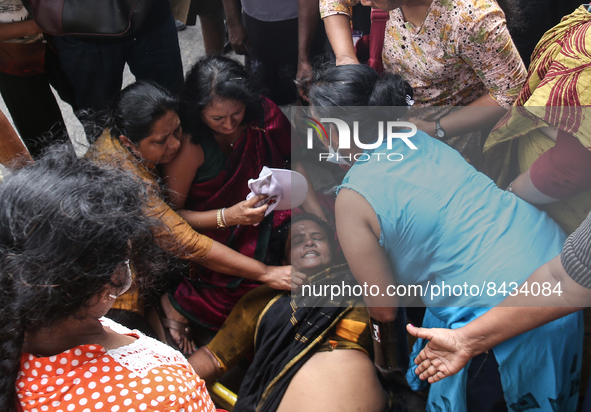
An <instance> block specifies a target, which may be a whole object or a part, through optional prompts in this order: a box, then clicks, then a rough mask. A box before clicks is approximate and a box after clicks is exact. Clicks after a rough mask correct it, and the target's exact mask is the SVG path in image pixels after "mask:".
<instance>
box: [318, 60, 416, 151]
mask: <svg viewBox="0 0 591 412" xmlns="http://www.w3.org/2000/svg"><path fill="white" fill-rule="evenodd" d="M412 97H413V90H412V88H411V87H410V85H409V84H408V82H406V81H405V80H404V79H403V78H402V76H400V75H398V74H385V75H382V76H380V75H379V74H378V73H377V72H376V71H375V70H374V69H372V68H371V67H369V66H366V65H363V64H348V65H342V66H333V67H330V68H328V69H326V70H323V71H321V72H320V73H318V74H317V75H316V77H315V79H314V80H313V81H312V85H311V86H310V92H309V98H310V102H311V104H312V105H313V106H314V109H313V111H314V115H315V116H316V117H338V118H340V119H343V120H345V121H346V122H347V123H350V124H352V123H353V122H354V121H357V122H359V128H360V130H364V131H365V133H364V134H362V136H361V140H362V141H364V143H367V142H368V141H367V136H369V139H370V140H372V141H373V140H374V136H375V134H374V129H375V128H376V127H375V126H377V123H376V122H374V121H373V120H374V119H375V118H383V117H385V118H388V119H392V120H396V119H399V118H402V117H404V116H405V115H406V112H407V107H408V103H407V99H412ZM368 107H372V111H371V112H369V111H368V109H367V108H368ZM368 113H371V115H372V117H371V119H370V118H369V117H368ZM364 137H366V138H365V139H364Z"/></svg>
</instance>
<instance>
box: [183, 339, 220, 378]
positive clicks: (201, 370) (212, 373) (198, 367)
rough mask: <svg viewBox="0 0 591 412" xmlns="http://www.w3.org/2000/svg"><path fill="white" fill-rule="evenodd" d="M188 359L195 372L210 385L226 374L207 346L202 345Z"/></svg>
mask: <svg viewBox="0 0 591 412" xmlns="http://www.w3.org/2000/svg"><path fill="white" fill-rule="evenodd" d="M188 360H189V363H190V364H191V366H192V367H193V370H195V373H196V374H197V375H199V377H200V378H201V379H203V380H204V381H205V383H206V384H208V385H211V384H213V383H214V382H215V381H217V380H218V378H219V377H220V376H222V375H223V374H224V369H223V368H222V367H221V366H220V364H219V362H218V360H217V358H216V357H215V356H214V355H213V353H211V351H210V350H209V348H208V347H207V346H202V347H200V348H199V350H197V352H195V353H194V354H192V355H191V356H190V357H189V359H188Z"/></svg>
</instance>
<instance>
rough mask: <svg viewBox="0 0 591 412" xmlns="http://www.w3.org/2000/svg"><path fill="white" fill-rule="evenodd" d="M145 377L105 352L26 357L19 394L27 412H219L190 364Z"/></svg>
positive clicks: (92, 348)
mask: <svg viewBox="0 0 591 412" xmlns="http://www.w3.org/2000/svg"><path fill="white" fill-rule="evenodd" d="M130 335H132V336H133V335H135V337H138V341H139V340H140V339H149V340H152V339H151V338H148V337H146V336H144V335H141V334H137V333H130ZM128 346H134V345H133V344H132V345H128ZM143 346H145V345H143ZM124 348H125V347H124ZM121 349H122V348H118V349H117V350H118V351H121ZM134 350H136V351H137V348H135V349H134ZM144 356H154V355H153V354H152V353H146V354H144ZM142 375H143V376H140V375H139V374H138V373H135V371H134V370H131V369H130V368H129V366H125V365H123V366H122V365H121V364H120V363H118V362H117V360H116V359H115V358H114V357H112V356H110V355H109V353H108V352H107V351H105V350H104V349H103V348H102V347H101V346H98V345H82V346H78V347H76V348H72V349H70V350H67V351H65V352H63V353H61V354H59V355H56V356H50V357H41V358H39V357H35V356H33V355H31V354H23V355H22V357H21V372H20V374H19V377H18V379H17V382H16V389H17V395H18V399H19V401H20V404H21V406H22V408H23V410H24V411H25V412H33V411H58V410H59V411H62V412H66V411H68V412H97V411H111V412H132V411H134V412H138V411H172V410H174V411H181V410H184V411H185V412H187V411H191V412H193V411H195V412H214V411H216V409H215V406H214V404H213V402H212V401H211V398H210V397H209V394H208V392H207V388H206V387H205V382H204V381H203V380H201V379H199V377H198V376H197V375H196V374H195V372H194V371H193V368H192V367H191V366H190V365H189V363H188V362H186V361H184V364H179V363H176V364H165V363H162V364H158V365H157V366H155V367H153V368H152V369H150V370H149V372H148V373H147V374H142ZM167 377H170V378H171V379H170V380H168V379H166V378H167Z"/></svg>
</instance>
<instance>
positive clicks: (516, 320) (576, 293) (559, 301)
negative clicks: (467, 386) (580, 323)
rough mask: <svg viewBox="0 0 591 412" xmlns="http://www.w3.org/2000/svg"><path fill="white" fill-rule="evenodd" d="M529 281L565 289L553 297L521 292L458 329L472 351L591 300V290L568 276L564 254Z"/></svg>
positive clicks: (525, 329)
mask: <svg viewBox="0 0 591 412" xmlns="http://www.w3.org/2000/svg"><path fill="white" fill-rule="evenodd" d="M526 282H527V283H528V284H532V283H535V282H537V283H538V284H540V285H542V286H543V285H544V284H545V283H546V284H549V287H550V290H551V291H554V290H556V289H555V288H557V287H558V288H560V290H561V293H560V296H559V295H558V294H557V293H550V295H549V296H543V295H542V294H540V295H538V296H534V295H532V294H528V295H527V296H526V295H522V294H517V295H516V296H509V297H507V298H506V299H505V300H504V301H503V302H501V304H500V305H499V306H497V307H495V308H492V309H491V310H489V311H488V312H486V313H485V314H484V315H482V316H481V317H479V318H478V319H476V320H474V321H472V322H470V323H468V324H467V325H465V326H463V327H462V328H459V329H457V332H458V334H460V336H461V337H462V339H463V340H464V342H465V344H466V347H467V348H469V350H470V351H471V352H474V354H478V353H482V352H484V351H486V350H488V349H490V348H492V347H493V346H496V345H498V344H499V343H501V342H504V341H505V340H507V339H510V338H512V337H514V336H517V335H519V334H521V333H524V332H527V331H529V330H531V329H535V328H537V327H538V326H541V325H544V324H546V323H549V322H551V321H553V320H556V319H558V318H560V317H562V316H566V315H568V314H570V313H574V312H576V311H578V310H580V309H582V308H583V307H585V306H588V305H589V303H591V290H589V289H587V288H584V287H583V286H581V285H579V284H578V283H576V282H575V281H573V280H572V279H571V278H570V276H568V274H567V273H566V272H565V271H564V268H563V267H562V264H561V263H560V257H556V258H554V259H552V260H551V261H550V262H548V263H546V264H544V265H542V266H541V267H540V268H539V269H537V270H536V271H535V272H534V273H533V274H532V275H531V276H530V277H529V278H528V279H527V281H526ZM508 320H509V321H508Z"/></svg>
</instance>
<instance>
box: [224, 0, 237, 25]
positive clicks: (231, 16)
mask: <svg viewBox="0 0 591 412" xmlns="http://www.w3.org/2000/svg"><path fill="white" fill-rule="evenodd" d="M222 3H223V5H224V12H225V14H226V22H227V23H228V28H230V27H235V26H241V25H242V22H241V21H240V2H239V1H237V0H222Z"/></svg>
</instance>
